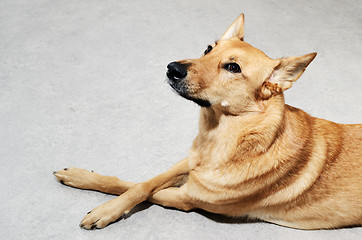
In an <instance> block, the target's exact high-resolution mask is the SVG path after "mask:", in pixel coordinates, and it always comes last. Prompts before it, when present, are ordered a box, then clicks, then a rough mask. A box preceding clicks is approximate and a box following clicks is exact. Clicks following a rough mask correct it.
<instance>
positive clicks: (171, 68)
mask: <svg viewBox="0 0 362 240" xmlns="http://www.w3.org/2000/svg"><path fill="white" fill-rule="evenodd" d="M189 66H190V63H180V62H172V63H170V64H168V65H167V73H166V75H167V78H168V82H169V84H170V86H171V87H172V88H173V89H174V90H175V91H176V92H177V93H178V94H179V95H181V96H182V97H184V98H186V99H188V100H191V101H194V102H195V103H197V104H198V105H199V106H201V107H210V106H211V103H210V102H209V101H208V100H204V99H200V98H197V97H193V96H191V95H190V91H189V87H188V84H187V79H186V77H187V68H188V67H189Z"/></svg>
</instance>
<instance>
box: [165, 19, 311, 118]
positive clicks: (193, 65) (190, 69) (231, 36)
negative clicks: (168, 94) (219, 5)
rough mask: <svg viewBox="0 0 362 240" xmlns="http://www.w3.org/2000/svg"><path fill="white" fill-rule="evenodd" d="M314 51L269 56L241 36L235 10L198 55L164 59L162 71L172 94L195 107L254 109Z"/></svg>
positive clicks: (283, 85) (287, 83) (297, 71)
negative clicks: (233, 17)
mask: <svg viewBox="0 0 362 240" xmlns="http://www.w3.org/2000/svg"><path fill="white" fill-rule="evenodd" d="M315 56H316V53H310V54H307V55H304V56H301V57H288V58H281V59H271V58H269V57H268V56H266V55H265V54H264V53H263V52H262V51H260V50H259V49H256V48H254V47H252V46H251V45H250V44H248V43H246V42H244V15H243V14H241V15H240V16H239V17H238V18H237V19H236V20H235V21H234V22H233V24H231V26H230V27H229V28H228V29H227V30H226V32H225V33H224V35H223V36H222V37H221V39H220V40H219V41H217V42H215V43H214V44H212V45H209V46H208V47H207V49H206V50H205V52H204V54H203V55H202V57H201V58H198V59H186V60H181V61H177V62H172V63H170V64H169V65H168V66H167V68H168V71H167V77H168V79H169V83H170V85H171V87H172V88H173V89H174V90H175V91H176V92H177V93H178V94H180V95H181V96H183V97H184V98H186V99H189V100H192V101H194V102H196V103H197V104H199V105H200V106H201V107H213V108H218V109H220V110H221V111H223V112H227V113H230V114H239V113H242V112H254V111H258V110H259V109H260V107H259V106H260V102H261V101H267V100H268V99H270V98H273V97H274V96H276V95H281V94H283V91H285V90H286V89H288V88H290V87H291V85H292V82H294V81H296V80H297V79H298V78H299V77H300V76H301V74H302V73H303V72H304V70H305V68H306V67H307V66H308V64H309V63H310V62H311V61H312V60H313V59H314V57H315Z"/></svg>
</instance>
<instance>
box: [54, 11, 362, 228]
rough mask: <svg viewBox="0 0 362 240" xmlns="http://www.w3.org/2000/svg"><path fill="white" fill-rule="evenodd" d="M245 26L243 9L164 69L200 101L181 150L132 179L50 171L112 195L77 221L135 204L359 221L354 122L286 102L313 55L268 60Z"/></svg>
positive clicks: (360, 137)
mask: <svg viewBox="0 0 362 240" xmlns="http://www.w3.org/2000/svg"><path fill="white" fill-rule="evenodd" d="M243 29H244V15H243V14H241V15H240V16H239V17H238V18H237V19H236V20H235V21H234V22H233V23H232V25H231V26H230V27H229V28H228V29H227V30H226V32H225V33H224V34H223V35H222V37H221V38H220V40H219V41H217V42H215V43H213V44H211V45H209V46H208V47H207V49H206V50H205V52H204V53H203V55H202V57H201V58H199V59H188V60H181V61H177V62H172V63H170V64H169V65H168V66H167V69H168V70H167V74H166V75H167V77H168V82H169V84H170V85H171V87H172V88H173V89H174V91H175V92H177V93H178V94H179V95H181V96H182V97H184V98H186V99H188V100H191V101H193V102H195V103H197V104H198V105H200V106H201V110H200V119H199V133H198V135H197V137H196V138H195V140H194V141H193V144H192V147H191V149H190V153H189V155H188V157H186V158H185V159H183V160H181V161H180V162H178V163H177V164H175V165H174V166H173V167H171V168H170V169H169V170H168V171H166V172H164V173H162V174H160V175H158V176H156V177H154V178H152V179H150V180H148V181H145V182H142V183H138V184H136V183H132V182H125V181H122V180H120V179H118V178H116V177H110V176H102V175H100V174H98V173H96V172H93V171H88V170H85V169H79V168H65V169H63V170H60V171H57V172H54V175H55V176H56V178H57V179H58V180H59V181H60V182H61V183H63V184H65V185H68V186H72V187H76V188H81V189H92V190H96V191H100V192H104V193H109V194H115V195H119V196H118V197H116V198H114V199H112V200H110V201H109V202H106V203H104V204H102V205H100V206H99V207H97V208H95V209H93V210H92V211H90V212H89V213H88V214H87V215H86V216H85V217H84V219H83V220H82V221H81V223H80V226H81V227H82V228H85V229H95V228H103V227H105V226H107V225H108V224H110V223H112V222H114V221H116V220H117V219H119V218H121V217H122V216H124V215H125V214H127V213H129V211H130V210H131V209H132V208H134V207H135V206H136V205H137V204H139V203H141V202H143V201H150V202H152V203H155V204H159V205H162V206H165V207H172V208H176V209H180V210H184V211H190V210H193V209H203V210H206V211H209V212H212V213H217V214H223V215H226V216H231V217H239V216H248V217H250V218H256V219H261V220H264V221H267V222H271V223H275V224H278V225H282V226H287V227H291V228H297V229H330V228H340V227H345V226H356V225H358V226H359V225H361V224H362V124H355V125H344V124H337V123H334V122H330V121H327V120H323V119H318V118H315V117H311V116H310V115H308V114H307V113H305V112H303V111H302V110H299V109H297V108H294V107H291V106H289V105H286V104H285V102H284V95H283V93H284V91H286V90H287V89H289V88H290V87H291V86H292V85H293V82H295V81H296V80H297V79H298V78H299V77H300V76H301V74H302V73H303V72H304V70H305V69H306V67H307V66H308V65H309V64H310V63H311V62H312V60H313V59H314V58H315V57H316V53H310V54H307V55H304V56H299V57H286V58H280V59H271V58H269V57H267V56H266V55H265V54H264V53H263V52H262V51H261V50H259V49H256V48H254V47H252V46H251V45H250V44H248V43H246V42H245V41H244V30H243Z"/></svg>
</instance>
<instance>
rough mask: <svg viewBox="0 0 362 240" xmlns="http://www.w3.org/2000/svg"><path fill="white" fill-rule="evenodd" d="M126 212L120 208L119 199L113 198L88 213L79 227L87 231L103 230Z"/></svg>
mask: <svg viewBox="0 0 362 240" xmlns="http://www.w3.org/2000/svg"><path fill="white" fill-rule="evenodd" d="M121 205H122V204H121ZM128 212H129V211H128V210H127V211H125V210H124V208H123V207H122V206H120V204H119V199H118V198H115V199H112V200H111V201H108V202H106V203H104V204H102V205H100V206H98V207H96V208H95V209H93V210H92V211H90V212H88V213H87V215H86V216H85V217H84V218H83V220H82V221H81V223H80V224H79V226H80V227H81V228H84V229H89V230H93V229H96V228H97V229H99V228H104V227H106V226H107V225H108V224H110V223H112V222H115V221H117V220H119V219H120V218H122V217H123V216H124V215H125V214H126V213H128Z"/></svg>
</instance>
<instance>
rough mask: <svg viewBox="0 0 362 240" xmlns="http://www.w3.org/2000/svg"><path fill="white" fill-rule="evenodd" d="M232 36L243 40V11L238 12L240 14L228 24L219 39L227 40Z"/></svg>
mask: <svg viewBox="0 0 362 240" xmlns="http://www.w3.org/2000/svg"><path fill="white" fill-rule="evenodd" d="M233 37H237V38H239V39H240V40H241V41H244V13H242V14H240V16H239V17H238V18H237V19H236V20H235V21H234V22H233V23H232V24H231V25H230V27H229V28H228V29H227V30H226V32H225V33H224V34H223V35H222V37H221V38H220V40H229V39H230V38H233Z"/></svg>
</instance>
